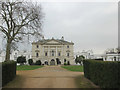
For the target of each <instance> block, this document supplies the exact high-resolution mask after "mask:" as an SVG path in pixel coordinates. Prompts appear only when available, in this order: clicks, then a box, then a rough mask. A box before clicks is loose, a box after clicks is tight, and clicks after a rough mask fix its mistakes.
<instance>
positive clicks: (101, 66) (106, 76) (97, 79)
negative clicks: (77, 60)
mask: <svg viewBox="0 0 120 90" xmlns="http://www.w3.org/2000/svg"><path fill="white" fill-rule="evenodd" d="M83 64H84V76H85V77H86V78H88V79H90V80H91V81H92V82H93V83H95V84H96V85H99V86H100V87H101V88H120V62H111V61H96V60H84V61H83Z"/></svg>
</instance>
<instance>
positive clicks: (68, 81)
mask: <svg viewBox="0 0 120 90" xmlns="http://www.w3.org/2000/svg"><path fill="white" fill-rule="evenodd" d="M80 75H83V72H72V71H68V70H66V69H63V68H61V67H60V66H45V67H43V68H39V69H35V70H28V71H17V77H16V78H15V79H14V80H13V81H12V82H11V83H9V84H8V85H6V86H5V88H77V86H76V83H75V78H76V77H78V76H80Z"/></svg>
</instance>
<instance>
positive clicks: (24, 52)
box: [0, 50, 31, 62]
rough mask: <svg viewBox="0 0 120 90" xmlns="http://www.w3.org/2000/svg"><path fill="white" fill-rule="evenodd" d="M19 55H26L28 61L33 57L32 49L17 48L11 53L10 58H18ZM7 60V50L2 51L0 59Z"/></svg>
mask: <svg viewBox="0 0 120 90" xmlns="http://www.w3.org/2000/svg"><path fill="white" fill-rule="evenodd" d="M19 56H25V57H26V61H28V59H31V51H19V50H15V51H12V52H11V54H10V60H15V61H16V60H17V57H19ZM4 60H5V51H2V52H1V53H0V61H1V62H3V61H4Z"/></svg>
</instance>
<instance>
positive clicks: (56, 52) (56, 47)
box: [56, 46, 57, 57]
mask: <svg viewBox="0 0 120 90" xmlns="http://www.w3.org/2000/svg"><path fill="white" fill-rule="evenodd" d="M56 57H57V46H56Z"/></svg>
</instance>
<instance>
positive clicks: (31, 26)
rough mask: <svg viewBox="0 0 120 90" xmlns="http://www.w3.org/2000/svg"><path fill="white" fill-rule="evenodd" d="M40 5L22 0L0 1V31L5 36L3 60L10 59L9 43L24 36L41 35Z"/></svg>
mask: <svg viewBox="0 0 120 90" xmlns="http://www.w3.org/2000/svg"><path fill="white" fill-rule="evenodd" d="M41 9H42V8H41V5H38V4H35V3H31V2H22V1H4V2H1V1H0V31H1V32H2V33H3V34H4V37H5V38H6V42H7V44H6V57H5V61H8V60H10V50H11V44H12V43H13V42H19V41H21V40H23V38H24V36H26V35H27V36H29V35H32V36H41V26H42V18H43V16H44V15H43V13H42V11H41Z"/></svg>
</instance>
